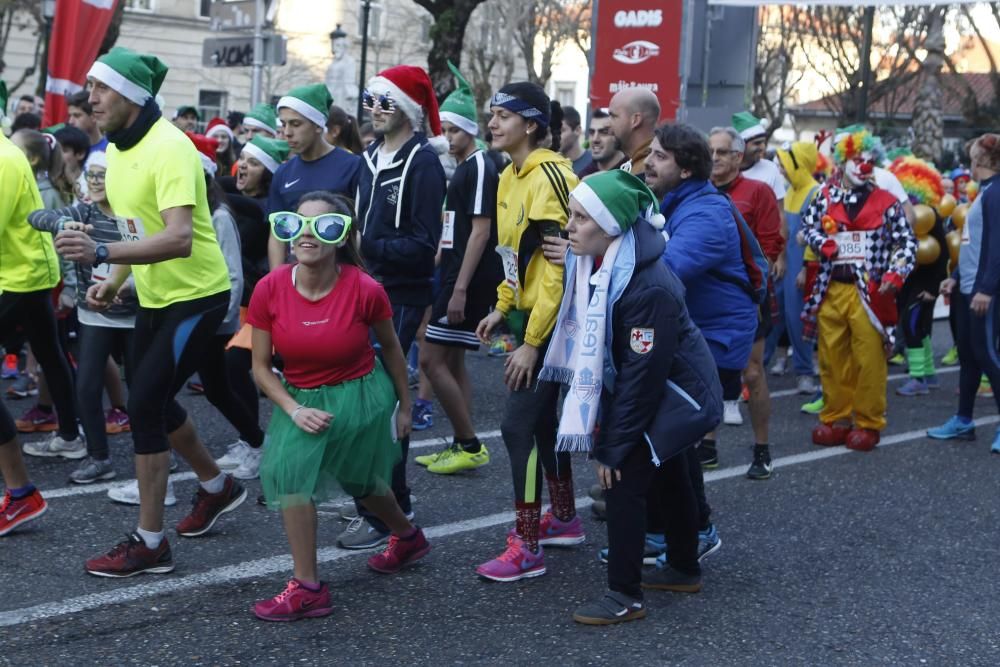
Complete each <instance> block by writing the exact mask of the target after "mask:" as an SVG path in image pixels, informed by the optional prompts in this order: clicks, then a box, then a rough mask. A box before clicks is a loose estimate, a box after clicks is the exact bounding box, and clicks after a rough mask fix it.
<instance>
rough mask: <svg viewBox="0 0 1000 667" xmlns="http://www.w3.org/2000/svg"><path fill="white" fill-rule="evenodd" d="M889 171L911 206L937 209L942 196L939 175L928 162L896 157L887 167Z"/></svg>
mask: <svg viewBox="0 0 1000 667" xmlns="http://www.w3.org/2000/svg"><path fill="white" fill-rule="evenodd" d="M889 171H891V172H892V173H893V174H895V176H896V178H898V179H899V182H900V183H901V184H902V185H903V189H904V190H906V194H908V195H909V196H910V202H911V203H913V204H926V205H927V206H930V207H932V208H934V207H937V205H938V204H939V203H940V202H941V197H943V196H944V186H943V185H942V183H941V174H940V173H938V170H937V169H935V168H934V166H933V165H932V164H930V163H929V162H925V161H924V160H921V159H920V158H918V157H914V156H912V155H909V156H903V157H898V158H896V159H895V161H893V163H892V164H891V165H889Z"/></svg>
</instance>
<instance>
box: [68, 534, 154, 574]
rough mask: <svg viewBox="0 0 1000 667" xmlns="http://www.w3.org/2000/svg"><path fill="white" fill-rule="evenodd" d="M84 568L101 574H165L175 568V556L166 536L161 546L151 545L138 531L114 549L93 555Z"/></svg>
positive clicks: (91, 572) (129, 535) (92, 572)
mask: <svg viewBox="0 0 1000 667" xmlns="http://www.w3.org/2000/svg"><path fill="white" fill-rule="evenodd" d="M83 567H84V569H85V570H86V571H87V572H89V573H90V574H94V575H97V576H98V577H116V578H118V577H122V578H123V577H134V576H135V575H137V574H143V573H145V572H148V573H150V574H166V573H167V572H173V569H174V558H173V556H172V555H171V554H170V544H168V543H167V540H166V538H164V539H163V540H162V541H161V542H160V546H158V547H156V548H155V549H150V548H149V547H147V546H146V543H145V542H144V541H143V539H142V538H141V537H139V536H138V535H137V534H136V533H129V534H128V535H127V536H126V537H125V539H124V540H122V541H121V542H119V543H118V544H116V545H115V546H114V547H112V548H111V551H109V552H108V553H106V554H104V555H102V556H95V557H94V558H91V559H90V560H88V561H87V562H86V564H84V566H83Z"/></svg>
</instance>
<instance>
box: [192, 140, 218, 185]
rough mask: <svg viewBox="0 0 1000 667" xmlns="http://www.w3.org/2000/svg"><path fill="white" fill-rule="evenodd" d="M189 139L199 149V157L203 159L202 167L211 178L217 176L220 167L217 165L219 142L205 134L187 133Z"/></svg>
mask: <svg viewBox="0 0 1000 667" xmlns="http://www.w3.org/2000/svg"><path fill="white" fill-rule="evenodd" d="M184 134H186V135H187V138H188V139H190V140H191V143H192V144H194V147H195V148H196V149H198V157H200V158H201V166H202V168H203V169H204V170H205V173H207V174H208V175H209V176H215V172H216V171H218V169H219V166H218V165H217V164H216V163H215V151H217V150H218V149H219V140H218V139H213V138H212V137H206V136H205V135H204V134H195V133H194V132H185V133H184Z"/></svg>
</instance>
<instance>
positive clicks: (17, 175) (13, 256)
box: [0, 134, 59, 293]
mask: <svg viewBox="0 0 1000 667" xmlns="http://www.w3.org/2000/svg"><path fill="white" fill-rule="evenodd" d="M40 208H45V205H44V204H43V203H42V197H41V195H40V194H39V193H38V185H37V184H36V183H35V175H34V174H33V173H32V172H31V165H30V164H28V159H27V158H26V157H24V153H22V152H21V149H19V148H18V147H17V146H15V145H14V144H13V143H11V141H10V139H8V138H7V137H5V136H3V135H2V134H0V293H2V292H35V291H38V290H45V289H52V288H53V287H55V286H56V285H57V284H59V258H58V256H57V255H56V251H55V248H53V247H52V236H51V235H49V234H46V233H43V232H40V231H38V230H37V229H35V228H34V227H32V226H31V225H29V224H28V214H29V213H31V212H32V211H37V210H38V209H40Z"/></svg>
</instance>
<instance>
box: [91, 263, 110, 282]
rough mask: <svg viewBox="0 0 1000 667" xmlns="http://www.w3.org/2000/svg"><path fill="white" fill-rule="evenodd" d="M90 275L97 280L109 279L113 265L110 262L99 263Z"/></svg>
mask: <svg viewBox="0 0 1000 667" xmlns="http://www.w3.org/2000/svg"><path fill="white" fill-rule="evenodd" d="M90 276H91V278H93V279H94V281H95V282H102V281H104V280H107V279H108V278H109V277H110V276H111V265H110V264H108V263H107V262H103V263H101V264H98V265H97V266H95V267H94V268H93V270H92V271H91V272H90Z"/></svg>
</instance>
